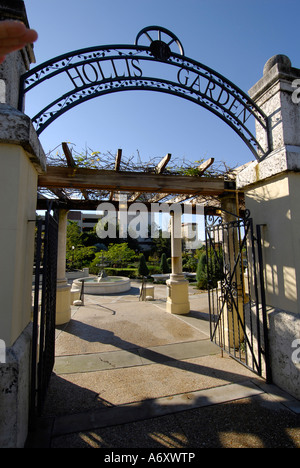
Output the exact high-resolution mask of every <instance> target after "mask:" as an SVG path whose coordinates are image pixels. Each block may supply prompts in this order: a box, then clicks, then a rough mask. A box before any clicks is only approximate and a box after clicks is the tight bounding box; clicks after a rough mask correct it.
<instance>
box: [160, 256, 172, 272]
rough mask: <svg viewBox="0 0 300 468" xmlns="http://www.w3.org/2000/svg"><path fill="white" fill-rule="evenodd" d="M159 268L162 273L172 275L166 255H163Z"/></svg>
mask: <svg viewBox="0 0 300 468" xmlns="http://www.w3.org/2000/svg"><path fill="white" fill-rule="evenodd" d="M159 267H160V272H161V273H170V267H169V265H168V262H167V256H166V254H165V253H163V254H162V256H161V259H160V265H159Z"/></svg>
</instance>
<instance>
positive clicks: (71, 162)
mask: <svg viewBox="0 0 300 468" xmlns="http://www.w3.org/2000/svg"><path fill="white" fill-rule="evenodd" d="M61 145H62V149H63V152H64V155H65V157H66V160H67V164H68V166H69V167H76V162H75V161H74V158H73V156H72V153H71V150H70V148H69V146H68V144H67V143H66V142H63V143H62V144H61ZM81 192H82V195H83V196H84V198H85V199H86V200H88V199H89V196H88V194H87V192H86V190H82V191H81Z"/></svg>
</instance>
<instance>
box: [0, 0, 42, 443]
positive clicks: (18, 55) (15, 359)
mask: <svg viewBox="0 0 300 468" xmlns="http://www.w3.org/2000/svg"><path fill="white" fill-rule="evenodd" d="M5 19H15V20H19V21H23V22H24V23H25V24H26V25H27V26H28V21H27V16H26V11H25V6H24V2H23V1H21V0H0V20H5ZM34 61H35V60H34V54H33V47H32V46H30V45H29V46H27V47H26V48H24V49H23V50H21V51H18V52H14V53H12V54H9V55H8V56H7V58H6V59H5V61H4V63H3V64H1V65H0V200H1V204H2V210H1V219H2V221H1V224H0V258H1V269H0V297H1V309H0V342H1V343H2V344H3V343H4V344H5V355H4V356H3V353H2V357H1V360H0V375H1V379H0V447H1V448H22V447H24V444H25V442H26V438H27V432H28V415H29V401H30V372H31V341H32V323H31V311H32V297H31V296H32V274H33V259H34V235H35V218H36V212H35V210H36V200H37V180H38V175H39V174H42V173H43V172H44V171H45V170H46V157H45V154H44V151H43V149H42V147H41V145H40V142H39V140H38V137H37V134H36V132H35V130H34V128H33V125H32V123H31V120H30V119H29V118H28V117H27V116H26V115H24V114H23V113H21V112H19V111H17V110H16V108H17V105H18V101H19V81H20V76H21V75H22V74H23V73H25V72H26V71H27V70H28V69H29V66H30V64H31V63H32V62H34ZM3 358H4V359H3Z"/></svg>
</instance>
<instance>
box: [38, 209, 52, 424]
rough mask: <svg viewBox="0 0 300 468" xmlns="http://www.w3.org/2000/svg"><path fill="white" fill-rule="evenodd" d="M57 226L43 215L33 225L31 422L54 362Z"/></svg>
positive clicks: (43, 393) (42, 397) (50, 218)
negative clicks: (34, 236)
mask: <svg viewBox="0 0 300 468" xmlns="http://www.w3.org/2000/svg"><path fill="white" fill-rule="evenodd" d="M57 241H58V223H57V221H56V220H55V219H54V217H52V216H51V215H50V212H49V210H48V211H47V212H46V215H45V219H40V220H38V221H37V223H36V245H35V281H34V303H33V339H32V369H31V423H34V420H35V417H36V416H39V415H40V414H41V411H42V406H43V402H44V399H45V395H46V391H47V387H48V384H49V380H50V377H51V373H52V370H53V366H54V359H55V313H56V277H57Z"/></svg>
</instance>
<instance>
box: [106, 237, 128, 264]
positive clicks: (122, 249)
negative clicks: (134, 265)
mask: <svg viewBox="0 0 300 468" xmlns="http://www.w3.org/2000/svg"><path fill="white" fill-rule="evenodd" d="M135 256H136V254H135V251H134V250H132V249H130V248H129V247H128V244H127V242H123V243H122V244H109V246H108V250H107V252H104V253H103V257H104V259H105V260H106V261H108V262H109V263H110V264H111V266H117V267H124V266H127V264H128V263H130V262H132V261H133V260H134V258H135Z"/></svg>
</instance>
